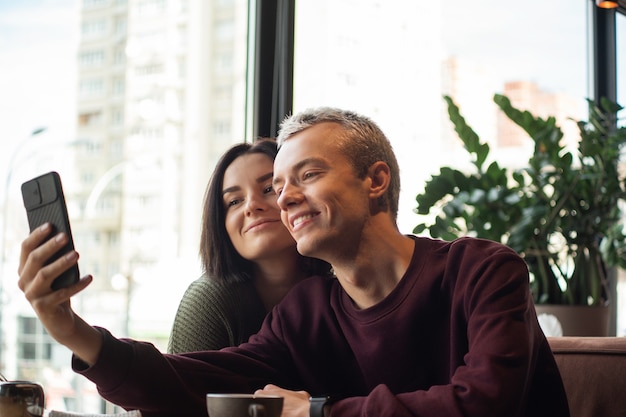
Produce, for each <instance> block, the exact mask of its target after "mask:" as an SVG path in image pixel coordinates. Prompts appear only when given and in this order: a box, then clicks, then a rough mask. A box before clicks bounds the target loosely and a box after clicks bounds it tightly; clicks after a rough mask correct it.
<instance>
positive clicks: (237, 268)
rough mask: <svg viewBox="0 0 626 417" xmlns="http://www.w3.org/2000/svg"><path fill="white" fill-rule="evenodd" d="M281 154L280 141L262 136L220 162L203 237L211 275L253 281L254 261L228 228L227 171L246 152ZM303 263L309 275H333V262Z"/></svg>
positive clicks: (213, 179) (204, 213)
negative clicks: (235, 242) (243, 253)
mask: <svg viewBox="0 0 626 417" xmlns="http://www.w3.org/2000/svg"><path fill="white" fill-rule="evenodd" d="M277 153H278V148H277V145H276V141H275V140H273V139H269V138H262V139H257V140H256V141H255V142H254V143H240V144H237V145H234V146H233V147H231V148H230V149H229V150H228V151H226V153H224V155H222V157H221V158H220V160H219V161H218V162H217V165H216V166H215V169H214V170H213V174H212V176H211V179H210V180H209V184H208V186H207V189H206V193H205V195H204V207H203V210H202V233H201V236H200V258H201V261H202V268H203V269H204V272H205V273H206V274H207V275H208V276H209V277H210V278H212V279H219V280H224V281H248V280H252V276H253V272H252V271H253V263H252V262H250V261H248V260H247V259H244V258H243V257H242V256H241V255H240V254H239V253H238V252H237V250H235V247H234V246H233V244H232V242H231V240H230V237H229V236H228V232H227V231H226V207H225V206H224V201H223V198H222V188H223V184H224V173H225V172H226V169H227V168H228V167H229V166H230V164H232V163H233V161H234V160H235V159H237V158H239V157H240V156H242V155H247V154H264V155H267V157H268V158H269V159H270V160H271V161H274V159H275V158H276V154H277ZM301 264H302V268H303V269H304V271H305V272H306V273H307V275H329V274H330V265H329V264H328V263H327V262H324V261H321V260H319V259H314V258H308V257H304V256H303V257H302V262H301Z"/></svg>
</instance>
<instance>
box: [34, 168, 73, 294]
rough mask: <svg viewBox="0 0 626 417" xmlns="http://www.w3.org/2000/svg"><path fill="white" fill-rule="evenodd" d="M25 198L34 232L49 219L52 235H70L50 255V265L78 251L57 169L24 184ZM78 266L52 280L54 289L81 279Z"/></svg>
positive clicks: (48, 262)
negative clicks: (75, 247) (71, 252)
mask: <svg viewBox="0 0 626 417" xmlns="http://www.w3.org/2000/svg"><path fill="white" fill-rule="evenodd" d="M22 199H23V200H24V207H25V208H26V215H27V217H28V225H29V227H30V231H31V232H32V231H33V230H35V229H36V228H37V227H39V226H41V225H42V224H44V223H46V222H48V223H50V224H51V225H52V229H53V232H52V234H51V236H54V235H56V234H57V233H60V232H63V233H65V234H66V235H67V236H68V238H69V239H68V242H67V244H66V245H65V246H63V248H61V249H60V250H59V251H58V252H57V253H55V254H54V256H52V258H50V259H49V260H48V261H47V263H46V265H47V264H50V263H52V262H54V261H56V260H57V259H59V258H60V257H61V256H63V255H65V254H66V253H68V252H70V251H72V250H74V239H73V237H72V231H71V229H70V220H69V217H68V215H67V205H66V204H65V196H64V195H63V187H62V185H61V177H60V176H59V174H58V173H57V172H54V171H52V172H48V173H46V174H43V175H40V176H38V177H36V178H33V179H32V180H29V181H26V182H25V183H23V184H22ZM78 280H79V272H78V265H74V266H73V267H72V268H70V269H68V270H67V271H65V272H64V273H63V274H62V275H60V276H59V277H57V278H56V279H55V280H54V281H53V282H52V286H51V287H52V289H53V290H57V289H59V288H64V287H67V286H69V285H71V284H74V283H76V282H78Z"/></svg>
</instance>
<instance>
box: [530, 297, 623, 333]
mask: <svg viewBox="0 0 626 417" xmlns="http://www.w3.org/2000/svg"><path fill="white" fill-rule="evenodd" d="M535 311H536V312H537V316H539V315H540V314H548V315H553V316H555V317H556V318H557V320H558V321H559V323H560V324H561V328H562V329H563V336H609V327H610V319H611V308H610V307H608V306H581V305H559V304H538V305H535Z"/></svg>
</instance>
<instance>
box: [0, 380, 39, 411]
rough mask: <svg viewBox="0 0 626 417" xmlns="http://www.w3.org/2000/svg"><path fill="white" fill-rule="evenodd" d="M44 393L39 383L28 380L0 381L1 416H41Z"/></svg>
mask: <svg viewBox="0 0 626 417" xmlns="http://www.w3.org/2000/svg"><path fill="white" fill-rule="evenodd" d="M43 410H44V393H43V388H42V387H41V385H39V384H36V383H33V382H28V381H4V382H0V416H1V417H24V416H28V417H31V416H32V417H40V416H43Z"/></svg>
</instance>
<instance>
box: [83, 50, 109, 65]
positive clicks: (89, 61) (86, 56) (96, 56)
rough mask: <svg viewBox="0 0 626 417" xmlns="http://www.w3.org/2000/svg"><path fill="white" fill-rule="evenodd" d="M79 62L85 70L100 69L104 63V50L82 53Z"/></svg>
mask: <svg viewBox="0 0 626 417" xmlns="http://www.w3.org/2000/svg"><path fill="white" fill-rule="evenodd" d="M78 61H79V63H80V65H81V66H82V67H84V68H87V67H98V66H100V65H102V64H103V63H104V51H103V50H102V49H98V50H92V51H85V52H81V53H80V55H79V57H78Z"/></svg>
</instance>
